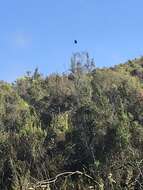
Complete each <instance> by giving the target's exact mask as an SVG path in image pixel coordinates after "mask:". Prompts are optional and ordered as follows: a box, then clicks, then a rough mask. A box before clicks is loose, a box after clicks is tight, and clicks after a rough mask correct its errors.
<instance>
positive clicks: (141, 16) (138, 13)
mask: <svg viewBox="0 0 143 190" xmlns="http://www.w3.org/2000/svg"><path fill="white" fill-rule="evenodd" d="M75 39H76V40H77V41H78V44H77V45H74V43H73V41H74V40H75ZM76 51H88V52H89V54H90V56H91V57H93V58H94V59H95V62H96V66H98V67H102V66H111V65H114V64H118V63H121V62H124V61H126V60H128V59H132V58H135V57H139V56H141V55H143V0H0V79H3V80H6V81H14V80H15V79H16V78H17V77H20V76H21V75H23V74H24V73H25V72H26V71H29V70H30V71H33V70H34V69H35V67H38V68H39V70H40V72H42V73H44V74H49V73H51V72H62V71H65V70H67V69H68V68H69V65H70V57H71V55H72V53H73V52H76Z"/></svg>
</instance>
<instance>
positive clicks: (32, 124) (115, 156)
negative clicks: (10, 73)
mask: <svg viewBox="0 0 143 190" xmlns="http://www.w3.org/2000/svg"><path fill="white" fill-rule="evenodd" d="M142 159H143V58H140V59H136V60H133V61H128V62H127V63H125V64H120V65H117V66H115V67H112V68H104V69H98V68H96V67H95V65H94V61H93V60H92V59H90V58H89V55H88V54H87V53H76V54H74V55H73V57H72V60H71V68H70V71H69V72H68V73H66V74H62V75H59V74H51V75H49V76H47V77H43V76H42V75H41V74H40V73H39V72H38V70H37V69H36V70H35V72H34V73H32V74H31V73H27V75H25V76H24V77H22V78H19V79H17V80H16V82H15V83H13V84H8V83H6V82H0V189H1V190H11V189H12V190H27V189H28V188H29V187H33V188H36V187H34V186H35V185H36V183H37V182H38V181H43V180H48V179H51V178H54V177H55V176H56V175H58V174H62V173H63V172H75V171H80V172H81V173H82V174H81V173H75V175H67V174H65V175H61V177H59V178H57V179H55V181H54V183H52V182H51V183H50V185H47V187H46V188H47V189H51V190H56V189H57V190H59V189H61V190H72V189H73V190H74V189H77V190H87V189H91V188H92V189H99V190H103V189H105V190H111V189H117V190H118V189H131V190H132V189H133V190H135V189H143V174H142V172H143V161H142ZM79 174H81V175H79ZM87 175H88V176H90V177H91V178H88V177H87ZM35 181H36V182H35ZM37 186H39V187H38V188H39V189H40V185H39V184H38V183H37ZM38 188H37V189H38ZM41 189H42V188H41Z"/></svg>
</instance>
